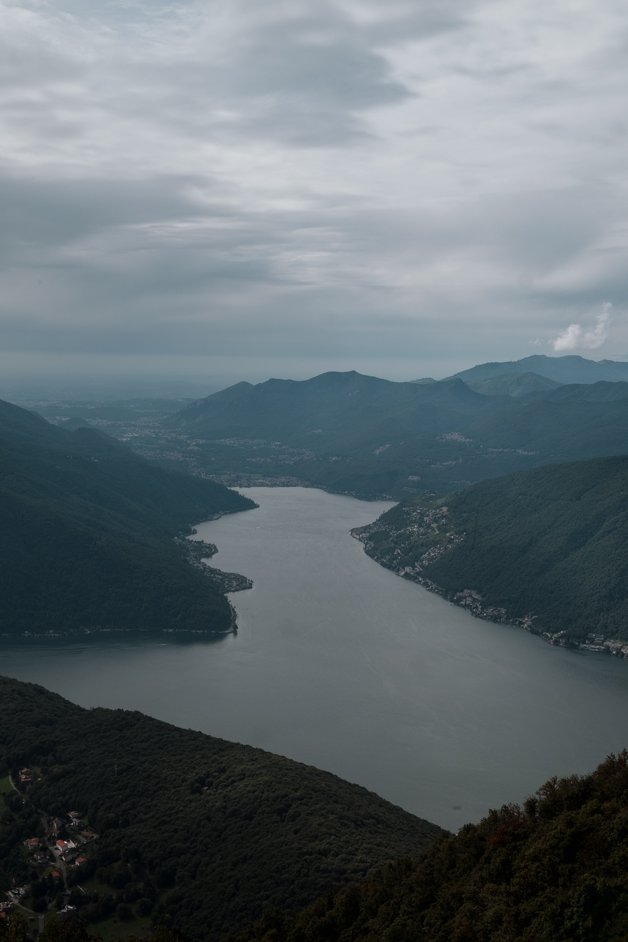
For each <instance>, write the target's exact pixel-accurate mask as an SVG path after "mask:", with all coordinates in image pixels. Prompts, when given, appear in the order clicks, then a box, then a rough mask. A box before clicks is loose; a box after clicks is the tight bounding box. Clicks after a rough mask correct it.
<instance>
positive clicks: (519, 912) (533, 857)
mask: <svg viewBox="0 0 628 942" xmlns="http://www.w3.org/2000/svg"><path fill="white" fill-rule="evenodd" d="M626 938H628V755H627V754H626V753H623V754H622V755H619V756H612V757H610V758H609V759H607V760H606V762H604V763H603V764H602V765H601V766H600V767H599V768H598V769H597V771H596V772H595V773H594V774H593V775H590V776H586V777H584V778H578V777H576V776H574V777H573V778H568V779H560V780H556V779H551V780H550V781H549V782H547V783H546V784H545V785H543V786H542V787H541V788H540V789H539V791H538V792H537V793H536V795H534V796H532V797H531V798H529V799H528V800H527V801H526V802H525V803H524V805H523V807H519V806H517V805H506V806H504V807H503V808H502V809H501V810H499V811H492V812H491V813H490V814H489V815H488V816H487V817H486V818H485V819H484V820H483V821H481V822H480V823H479V824H477V825H475V824H469V825H467V826H466V827H464V828H462V830H461V831H460V832H459V833H458V834H457V835H456V836H455V837H449V838H444V839H443V840H442V841H440V842H439V843H437V844H435V845H434V847H433V848H431V849H430V850H429V851H428V852H427V854H426V855H425V857H424V858H423V859H422V860H421V861H420V862H418V863H414V862H409V861H406V862H403V861H400V862H397V863H395V864H393V865H391V866H388V867H386V868H385V869H383V870H382V871H381V872H380V873H379V874H377V875H376V876H375V877H374V878H372V879H371V880H369V881H367V882H364V883H360V884H355V885H352V886H349V887H347V888H345V889H342V890H340V891H338V892H337V893H336V894H332V895H329V896H326V897H325V898H324V899H321V900H319V901H318V902H317V903H315V904H314V905H312V906H311V907H309V908H308V909H306V910H305V911H304V912H302V913H301V914H299V916H298V917H296V918H294V917H287V918H286V917H285V916H283V915H281V914H276V915H275V917H274V918H267V919H266V920H264V922H263V923H261V924H259V925H258V926H257V928H255V929H251V930H249V931H246V932H244V933H242V934H240V935H238V936H237V942H625V940H626Z"/></svg>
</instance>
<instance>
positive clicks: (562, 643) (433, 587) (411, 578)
mask: <svg viewBox="0 0 628 942" xmlns="http://www.w3.org/2000/svg"><path fill="white" fill-rule="evenodd" d="M371 526H373V524H367V525H366V527H354V528H353V529H352V530H350V531H349V532H350V535H351V536H352V537H353V539H354V540H357V541H358V542H359V543H361V544H362V546H363V548H364V552H365V553H366V555H367V556H368V557H369V559H372V560H373V562H376V563H377V564H378V566H382V567H383V568H384V569H388V571H389V572H392V573H394V574H395V575H396V576H399V577H400V578H402V579H406V580H407V581H408V582H413V583H414V584H415V585H420V586H421V587H422V588H423V589H427V591H428V592H433V593H434V594H435V595H438V596H440V598H442V599H444V600H445V601H446V602H450V603H451V604H452V605H456V606H457V607H458V608H464V609H466V611H468V612H469V614H470V615H473V616H474V617H475V618H481V619H482V620H483V621H490V622H492V623H493V624H495V625H509V626H510V627H512V628H520V629H522V630H523V631H527V632H528V634H531V635H534V636H535V637H537V638H541V640H543V641H545V642H546V644H549V645H551V646H552V647H561V648H565V649H567V650H569V651H574V652H576V651H579V652H582V653H583V654H604V655H611V656H613V657H617V658H619V659H620V660H628V642H625V641H622V640H621V639H619V638H606V637H605V636H603V635H600V634H589V635H587V639H586V640H585V641H582V640H581V639H579V638H572V637H570V636H569V633H568V631H567V629H562V630H560V631H556V632H550V631H545V630H543V629H540V628H538V629H537V628H536V627H535V626H534V619H535V618H536V617H537V616H536V615H534V614H533V613H529V614H527V615H524V616H511V615H509V613H508V611H507V610H506V609H505V608H500V607H498V606H494V605H487V604H485V603H484V602H483V599H482V597H481V596H480V595H479V593H477V592H475V591H474V590H472V589H462V590H460V591H459V592H455V593H453V594H452V593H450V592H447V591H446V590H445V589H443V588H442V586H439V585H438V584H437V583H436V582H432V580H431V579H428V578H427V577H426V576H423V575H421V573H420V572H418V571H417V570H416V569H410V568H409V567H407V566H404V567H401V568H400V569H398V568H396V567H395V566H393V565H390V564H388V563H387V562H386V561H385V558H384V557H379V556H377V555H376V553H375V552H373V551H372V547H370V546H369V544H368V533H367V532H365V531H367V530H368V529H369V528H370V527H371Z"/></svg>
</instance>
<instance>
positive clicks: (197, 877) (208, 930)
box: [0, 678, 444, 939]
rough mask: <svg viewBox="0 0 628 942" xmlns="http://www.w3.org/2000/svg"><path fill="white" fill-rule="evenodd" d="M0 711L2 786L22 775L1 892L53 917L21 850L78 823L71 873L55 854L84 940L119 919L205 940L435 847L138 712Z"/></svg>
mask: <svg viewBox="0 0 628 942" xmlns="http://www.w3.org/2000/svg"><path fill="white" fill-rule="evenodd" d="M0 712H1V714H2V717H3V722H2V724H0V780H1V779H2V778H3V776H4V775H5V774H6V773H7V772H12V773H13V779H14V781H15V782H17V781H18V773H19V770H20V769H23V768H24V767H27V768H28V770H29V772H30V773H31V776H32V781H30V782H29V783H28V784H26V785H23V786H20V788H21V792H22V794H23V796H24V798H25V803H24V804H22V803H21V801H20V800H19V798H18V797H17V796H12V795H10V796H9V802H8V810H7V809H6V808H5V811H4V814H2V815H0V849H1V850H2V853H1V854H0V890H2V891H5V890H7V889H8V888H10V887H11V886H12V885H21V884H25V885H26V891H25V892H26V901H27V902H28V903H29V904H30V903H31V899H32V898H33V897H35V898H38V899H41V898H42V897H45V899H46V905H50V906H52V907H53V908H54V902H53V901H54V899H55V891H54V890H52V889H47V884H46V883H45V882H44V885H43V886H42V885H41V878H40V877H38V878H37V880H33V877H32V875H31V872H32V869H33V867H34V866H35V864H34V862H33V861H34V858H33V856H32V855H31V856H29V852H28V851H27V850H25V848H24V846H23V843H22V842H23V840H24V839H27V838H31V837H35V838H37V837H40V838H42V839H44V840H45V834H44V833H43V832H44V826H43V824H42V820H41V814H42V813H43V814H44V816H45V817H46V818H47V819H48V820H52V819H53V818H57V819H58V820H59V821H60V822H63V821H65V822H66V824H65V825H63V828H64V829H65V831H67V829H68V828H70V830H69V831H68V834H69V835H70V836H71V835H72V834H74V833H77V831H76V829H75V830H72V826H71V825H69V824H68V823H67V822H68V820H69V818H68V813H69V811H70V810H72V811H75V812H76V814H78V816H79V817H80V818H81V819H84V820H86V821H87V822H88V823H89V828H90V830H91V831H92V832H93V833H94V834H95V835H97V837H92V838H91V839H90V841H89V842H88V843H87V844H85V845H83V849H82V850H81V851H80V853H81V854H82V855H83V856H84V857H85V858H86V859H85V860H83V861H82V862H81V863H80V864H79V866H78V867H77V868H74V866H73V864H74V861H75V859H76V853H72V852H71V849H70V851H69V852H68V853H69V858H68V866H67V869H68V873H69V874H70V882H71V886H74V885H75V884H76V883H79V882H80V884H81V886H83V888H84V889H85V887H87V892H86V893H84V894H82V893H81V892H79V891H75V892H73V893H72V900H73V904H74V905H76V906H77V907H78V909H79V915H80V916H81V917H82V918H84V919H86V920H87V921H88V922H90V923H95V929H96V931H98V924H99V923H101V922H102V920H103V919H104V920H107V919H110V918H111V917H112V916H113V915H114V914H116V912H117V913H118V918H119V919H122V920H123V921H124V920H126V921H127V922H128V923H129V924H130V925H132V923H133V922H134V921H135V920H137V918H138V917H141V916H144V917H146V916H147V915H149V916H150V917H151V918H152V919H153V920H154V921H155V922H156V923H157V924H162V925H163V924H165V925H172V926H173V927H175V928H176V929H177V930H178V931H179V932H182V933H184V935H186V936H188V937H191V938H195V939H197V938H198V939H206V938H208V937H209V938H216V936H217V935H218V934H219V933H222V932H225V931H227V930H233V929H235V928H237V927H239V926H242V925H244V924H246V923H247V922H250V921H252V920H253V919H256V918H257V917H259V916H260V915H261V914H262V913H263V912H264V910H265V909H266V908H268V907H271V906H272V907H281V908H282V909H288V910H294V909H297V908H299V907H301V906H303V905H305V904H306V903H307V902H309V901H311V900H313V899H315V898H316V897H317V896H318V895H320V894H321V893H325V892H328V891H330V890H331V889H333V888H335V887H337V886H339V885H341V884H343V883H346V882H348V881H349V880H352V879H356V878H361V877H363V876H365V875H366V874H367V873H368V872H369V871H370V870H371V868H372V867H374V866H376V865H380V864H382V863H383V862H385V861H386V860H389V859H392V858H395V857H399V856H403V857H418V856H419V855H420V854H421V852H422V851H423V850H425V848H426V847H427V846H428V845H429V844H430V843H431V842H433V841H434V840H435V839H437V838H438V837H439V836H441V835H442V834H443V833H444V832H443V831H442V830H441V829H440V828H438V827H436V826H435V825H431V824H429V823H428V822H425V821H421V820H420V819H418V818H415V817H414V816H412V815H410V814H408V813H407V812H405V811H402V810H401V809H399V808H396V807H395V806H393V805H391V804H389V803H388V802H386V801H384V800H383V799H381V798H379V797H377V796H376V795H374V794H372V793H371V792H368V791H366V789H364V788H361V787H359V786H357V785H350V784H348V783H347V782H344V781H342V780H341V779H338V778H336V777H335V776H334V775H331V774H329V773H326V772H321V771H319V770H317V769H313V768H311V767H309V766H305V765H302V764H300V763H297V762H293V761H291V760H289V759H284V758H282V757H279V756H274V755H270V754H269V753H266V752H263V751H262V750H260V749H254V748H251V747H249V746H242V745H237V744H234V743H229V742H226V741H224V740H221V739H216V738H214V737H211V736H207V735H204V734H202V733H196V732H192V731H191V730H182V729H177V728H176V727H173V726H170V725H168V724H166V723H163V722H160V721H158V720H154V719H151V718H149V717H147V716H144V715H142V714H140V713H130V712H127V711H121V710H105V709H94V710H85V709H81V708H80V707H78V706H75V705H73V704H71V703H69V702H67V701H66V700H63V699H62V698H61V697H59V696H57V695H55V694H52V693H49V692H48V691H46V690H44V689H43V688H41V687H36V686H34V685H32V684H24V683H20V682H18V681H14V680H10V679H8V678H0ZM2 801H3V799H2V796H1V795H0V803H2ZM84 827H85V825H83V829H84ZM43 866H44V869H46V865H45V863H44V865H43ZM35 883H36V884H37V885H36V886H35V885H31V884H35ZM119 907H123V909H121V910H120V909H119Z"/></svg>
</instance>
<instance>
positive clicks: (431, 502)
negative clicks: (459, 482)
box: [354, 457, 628, 653]
mask: <svg viewBox="0 0 628 942" xmlns="http://www.w3.org/2000/svg"><path fill="white" fill-rule="evenodd" d="M627 493H628V457H615V458H603V459H595V460H592V461H583V462H576V463H573V464H559V465H549V466H546V467H543V468H537V469H535V470H533V471H527V472H520V473H517V474H514V475H510V476H508V477H504V478H498V479H493V480H490V481H484V482H482V483H480V484H475V485H473V486H472V487H469V488H467V489H466V490H463V491H460V492H458V493H455V494H450V495H447V496H442V495H441V496H436V495H432V496H425V497H421V498H416V499H413V500H409V501H405V502H403V503H401V504H399V505H397V506H396V507H394V508H392V509H391V510H390V511H388V512H387V513H386V514H384V515H383V516H382V517H380V518H379V520H377V521H375V523H373V524H370V525H369V526H367V527H362V528H360V529H359V530H356V531H354V535H356V536H357V537H358V538H359V539H361V540H362V541H363V542H364V544H365V548H366V551H367V553H368V554H369V555H370V556H372V557H373V558H374V559H376V560H378V561H379V562H381V563H382V564H383V565H385V566H387V567H389V568H391V569H393V570H395V571H396V572H398V573H399V574H401V575H404V576H406V577H407V578H410V579H415V580H417V581H419V582H421V583H423V584H425V585H427V586H428V587H430V588H434V589H436V590H437V591H439V592H441V593H442V594H444V595H445V596H446V597H447V598H449V599H452V600H453V601H456V602H458V603H459V604H463V605H465V606H466V607H468V608H469V609H470V610H471V611H473V612H474V613H475V614H479V615H483V616H485V617H488V618H491V619H493V620H497V621H511V622H520V623H525V625H526V627H528V628H529V629H530V630H533V631H535V632H538V633H546V634H547V635H548V637H550V638H551V640H553V641H554V642H555V643H563V644H564V643H568V642H572V643H588V644H591V645H593V646H595V647H598V646H600V645H602V643H603V641H604V640H612V639H618V640H621V641H624V642H626V641H628V627H627V626H628V506H627V504H626V494H627ZM587 635H596V636H599V637H597V638H592V637H589V638H587ZM620 648H621V645H619V646H618V647H617V648H616V651H615V653H618V652H619V649H620Z"/></svg>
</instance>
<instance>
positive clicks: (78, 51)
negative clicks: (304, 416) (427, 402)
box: [0, 0, 628, 382]
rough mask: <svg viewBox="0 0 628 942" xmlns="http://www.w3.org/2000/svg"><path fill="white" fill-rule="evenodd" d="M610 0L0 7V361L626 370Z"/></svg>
mask: <svg viewBox="0 0 628 942" xmlns="http://www.w3.org/2000/svg"><path fill="white" fill-rule="evenodd" d="M627 89H628V7H627V6H626V3H625V0H584V2H583V0H550V2H548V0H509V2H508V3H504V2H503V0H498V2H493V0H486V2H485V0H386V2H383V0H328V2H326V0H287V2H281V0H271V2H269V3H264V2H260V0H205V2H196V0H179V2H177V0H174V2H161V0H50V2H48V0H30V2H29V0H26V2H10V0H0V94H1V107H0V144H1V146H0V213H1V220H2V225H1V226H0V260H1V267H0V351H1V352H0V367H1V368H2V369H3V370H5V371H9V372H10V371H11V370H24V371H28V370H30V369H37V370H41V371H42V372H47V371H50V372H54V371H55V370H60V371H62V372H63V373H64V374H70V373H71V372H72V371H77V372H79V373H80V372H83V373H85V372H92V371H93V372H99V373H100V372H107V371H108V370H109V369H111V370H112V371H114V372H116V373H124V372H125V371H126V372H131V371H135V370H137V371H138V372H140V373H145V374H147V375H148V374H155V373H158V372H161V373H163V374H164V375H170V376H176V375H178V374H185V373H187V374H188V375H189V376H194V377H202V376H208V377H214V378H216V379H217V380H218V381H219V382H220V381H223V380H235V379H240V378H248V379H254V380H256V379H264V378H266V377H268V376H270V375H276V376H293V377H295V378H300V377H305V376H309V375H313V374H314V373H317V372H321V371H322V370H325V369H351V368H355V369H359V370H361V371H363V372H370V373H374V374H377V375H381V376H388V377H390V378H398V379H402V378H408V379H410V378H414V377H417V376H423V375H434V376H443V375H446V374H447V373H450V372H453V371H454V370H456V369H461V368H463V367H465V366H469V365H472V364H473V363H475V362H481V361H485V360H492V359H515V358H519V357H522V356H527V355H529V354H531V353H546V354H563V353H580V354H583V355H584V356H591V357H593V358H595V359H600V358H602V357H609V358H613V357H623V356H624V355H627V354H628V316H627V310H628V258H627V255H628V199H627V186H628V182H627V181H628V176H627V174H626V167H627V166H628V107H627V104H628V93H627Z"/></svg>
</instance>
